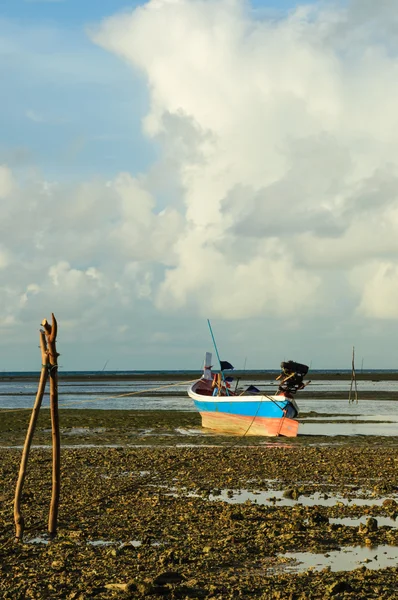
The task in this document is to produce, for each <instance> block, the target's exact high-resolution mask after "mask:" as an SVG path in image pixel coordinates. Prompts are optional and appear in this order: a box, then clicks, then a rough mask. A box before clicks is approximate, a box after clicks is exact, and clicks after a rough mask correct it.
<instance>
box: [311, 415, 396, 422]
mask: <svg viewBox="0 0 398 600" xmlns="http://www.w3.org/2000/svg"><path fill="white" fill-rule="evenodd" d="M299 420H300V423H305V422H306V421H319V422H320V423H322V422H325V421H329V422H331V423H333V422H335V421H355V422H356V423H361V422H364V423H366V421H379V422H381V423H398V417H397V415H391V416H389V415H333V416H332V415H329V416H326V417H325V416H319V415H314V416H311V415H308V416H306V417H301V418H300V419H299Z"/></svg>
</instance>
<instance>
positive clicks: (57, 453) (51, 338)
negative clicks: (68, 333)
mask: <svg viewBox="0 0 398 600" xmlns="http://www.w3.org/2000/svg"><path fill="white" fill-rule="evenodd" d="M51 319H52V323H51V325H50V324H49V323H48V322H47V320H46V319H44V321H43V322H42V327H43V329H44V331H45V333H46V336H47V346H48V360H49V375H50V413H51V435H52V443H53V471H52V495H51V504H50V513H49V517H48V531H49V533H50V535H51V536H52V537H54V536H55V535H56V533H57V521H58V505H59V495H60V488H61V440H60V434H59V415H58V356H59V354H58V352H57V347H56V340H57V320H56V318H55V317H54V315H53V314H51Z"/></svg>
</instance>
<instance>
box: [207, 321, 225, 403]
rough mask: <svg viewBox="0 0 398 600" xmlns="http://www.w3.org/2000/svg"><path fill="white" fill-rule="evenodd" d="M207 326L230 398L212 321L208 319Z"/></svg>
mask: <svg viewBox="0 0 398 600" xmlns="http://www.w3.org/2000/svg"><path fill="white" fill-rule="evenodd" d="M207 324H208V326H209V329H210V334H211V337H212V340H213V344H214V348H215V351H216V354H217V358H218V362H219V363H220V371H221V377H222V380H223V382H224V384H225V392H226V395H227V396H229V392H228V388H227V382H226V381H225V376H224V371H223V370H222V364H221V360H220V355H219V353H218V348H217V344H216V340H215V338H214V334H213V330H212V328H211V324H210V319H207Z"/></svg>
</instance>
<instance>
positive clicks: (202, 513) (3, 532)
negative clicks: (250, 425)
mask: <svg viewBox="0 0 398 600" xmlns="http://www.w3.org/2000/svg"><path fill="white" fill-rule="evenodd" d="M22 412H23V413H26V414H21V412H18V413H7V412H6V411H4V412H2V413H0V444H1V446H2V447H1V449H0V455H1V461H0V481H1V488H0V497H1V498H0V499H1V503H0V596H1V597H2V598H5V599H10V600H15V599H22V598H33V599H37V600H39V599H42V598H68V599H71V600H72V599H79V600H85V599H86V598H100V599H102V598H104V599H105V598H121V599H123V598H141V597H142V598H149V599H150V598H159V597H164V598H171V599H172V598H206V599H208V600H215V599H229V598H231V599H232V598H263V599H267V598H290V599H292V600H293V599H308V598H313V599H317V598H337V599H338V598H397V597H398V584H397V580H398V579H397V576H398V568H397V566H396V565H397V559H398V529H397V526H396V518H397V516H398V441H397V439H396V438H389V439H387V438H377V437H373V438H372V437H369V436H368V437H366V438H365V437H361V436H356V437H355V439H353V438H343V437H341V438H333V440H331V439H329V440H326V439H319V438H318V439H317V440H315V439H310V440H308V439H306V440H301V439H300V438H297V439H295V440H286V439H282V438H277V439H273V440H270V439H268V440H265V439H264V438H232V437H229V436H214V437H211V438H208V437H202V436H198V435H196V436H195V435H192V436H190V435H189V431H188V435H185V436H184V438H183V439H181V436H179V435H177V434H176V433H175V418H176V415H173V414H170V413H169V412H168V413H167V415H166V416H165V415H163V417H162V415H159V414H156V413H157V412H159V413H161V412H163V413H165V412H166V411H151V413H153V414H144V413H136V414H135V415H133V414H132V413H133V412H134V411H130V412H129V413H128V414H124V411H63V414H62V415H61V417H62V418H61V423H62V427H63V437H62V443H63V448H62V493H61V505H60V514H59V529H58V535H57V537H56V538H55V539H54V540H53V541H50V540H48V539H47V538H46V535H45V532H46V523H47V518H48V505H49V499H50V493H51V452H50V450H49V447H41V448H40V447H35V448H33V449H32V451H31V456H30V461H29V473H28V477H27V480H26V483H25V488H24V496H23V513H24V516H25V519H26V532H25V538H24V541H23V543H19V544H16V543H15V542H14V541H13V536H14V524H13V516H12V502H13V494H14V488H15V482H16V478H17V474H18V468H19V461H20V457H21V450H20V449H19V448H16V447H15V446H17V445H19V444H20V443H22V441H23V437H24V432H25V429H26V427H25V425H26V418H27V417H28V413H27V412H26V411H22ZM85 413H87V414H85ZM88 413H91V416H90V415H89V414H88ZM109 413H115V414H113V415H112V414H109ZM177 414H178V415H179V420H180V427H187V428H189V427H191V426H193V425H195V423H193V422H192V419H193V418H198V417H197V415H196V414H195V413H177ZM68 415H69V416H68ZM68 419H69V420H68ZM101 419H102V420H101ZM47 420H48V414H46V413H45V412H44V413H43V415H42V416H41V421H40V422H39V425H38V430H37V435H36V436H35V442H34V443H35V444H36V445H39V444H44V445H46V446H48V444H49V443H50V433H49V432H48V425H49V423H48V422H47ZM196 425H199V424H196ZM79 427H80V429H79ZM74 428H75V432H74V433H73V431H74ZM145 428H150V429H151V430H152V431H154V430H155V431H156V430H158V435H156V436H153V437H152V438H151V436H149V437H145V435H143V432H144V431H145ZM68 431H69V435H68ZM132 431H135V433H134V434H133V433H131V432H132ZM71 432H72V433H71ZM154 440H156V443H153V442H154ZM112 444H113V445H114V447H109V445H112ZM73 445H74V446H73ZM376 548H377V550H376ZM352 554H354V555H356V554H357V560H355V561H354V562H355V564H354V566H353V567H352V568H350V567H349V564H348V563H349V557H350V556H351V555H352ZM336 556H337V557H338V556H340V558H341V560H340V562H338V563H337V564H338V566H337V567H336V565H333V563H332V562H331V563H330V565H328V560H329V561H332V558H333V557H336ZM316 557H321V558H322V561H321V562H322V564H323V565H324V566H322V567H319V566H317V565H318V563H319V560H318V559H317V558H316ZM378 566H379V568H378Z"/></svg>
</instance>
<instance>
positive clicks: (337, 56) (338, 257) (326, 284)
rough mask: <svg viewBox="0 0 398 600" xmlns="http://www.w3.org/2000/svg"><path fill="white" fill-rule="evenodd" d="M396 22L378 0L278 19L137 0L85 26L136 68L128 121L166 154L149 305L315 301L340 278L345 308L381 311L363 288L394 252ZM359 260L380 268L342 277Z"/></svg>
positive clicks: (238, 307) (218, 6) (335, 288)
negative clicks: (165, 194)
mask: <svg viewBox="0 0 398 600" xmlns="http://www.w3.org/2000/svg"><path fill="white" fill-rule="evenodd" d="M396 21H397V17H396V10H395V4H394V2H392V1H388V0H385V2H384V3H383V6H382V7H381V9H380V10H379V8H378V9H377V11H376V12H375V7H374V4H373V3H370V2H368V3H365V5H364V3H363V2H358V1H356V0H355V1H351V2H348V4H347V5H345V6H341V5H337V4H335V5H333V4H330V5H324V4H322V5H320V4H316V5H315V6H305V5H303V6H299V7H298V8H297V9H296V10H293V11H291V12H290V13H289V14H287V15H285V16H283V17H281V18H279V19H275V18H272V19H270V18H267V17H266V16H265V17H264V18H261V17H259V15H258V14H256V13H253V12H251V10H250V7H249V6H248V5H247V3H244V2H241V1H240V0H212V1H204V0H194V1H191V0H190V1H188V0H178V1H176V2H170V1H168V0H151V1H150V2H149V3H147V4H145V5H144V6H141V7H139V8H137V9H135V10H134V11H133V12H132V13H129V14H121V15H116V16H115V17H113V18H110V19H106V20H105V21H104V22H103V23H102V24H101V25H100V26H99V27H98V29H97V30H96V31H95V32H92V33H91V35H92V38H93V39H94V41H95V42H96V43H98V44H100V45H101V46H103V47H104V48H106V49H107V50H110V51H111V52H114V53H116V54H117V55H119V56H121V57H123V59H124V60H127V61H128V62H129V63H130V64H131V65H132V66H133V67H134V68H135V69H138V70H140V71H141V72H142V73H143V75H144V76H145V78H146V81H147V85H148V89H149V91H150V108H149V111H148V113H147V115H146V118H145V121H144V130H145V132H146V134H147V135H148V136H149V137H151V138H153V139H154V140H157V141H158V142H159V143H160V145H161V147H162V149H163V151H164V154H163V157H164V159H165V158H166V156H168V157H169V156H170V154H172V155H173V156H174V158H175V160H174V163H172V166H173V170H174V171H173V177H175V178H177V179H178V182H179V185H180V198H179V201H180V203H181V204H182V205H183V206H184V210H185V220H186V226H185V228H184V229H183V230H182V231H181V232H180V234H179V235H178V238H177V239H176V240H175V243H174V244H173V253H174V256H175V261H174V264H172V265H170V266H171V268H169V269H168V270H167V272H166V275H165V278H164V280H163V282H162V283H161V284H160V287H159V290H158V293H157V296H156V303H157V306H158V307H159V308H167V309H169V308H171V307H173V306H175V307H178V308H180V307H182V306H187V307H191V308H193V309H194V310H195V311H198V310H199V312H204V313H210V312H211V313H212V314H216V315H223V316H227V317H230V318H241V317H251V316H256V315H262V314H271V315H272V314H274V315H281V314H293V313H294V312H295V311H297V310H298V309H300V310H301V311H306V312H311V311H314V310H321V311H322V310H325V311H327V310H328V308H330V306H331V305H333V303H334V302H335V300H336V297H338V295H339V293H340V291H341V290H342V289H344V290H345V291H346V292H347V291H348V293H349V294H350V297H351V302H352V310H353V311H354V310H355V307H357V308H358V307H362V308H360V309H359V310H361V311H362V312H363V314H366V315H367V316H372V317H376V318H379V317H382V316H388V315H390V316H391V310H390V309H388V308H387V307H386V306H385V305H384V304H383V303H380V302H373V301H372V300H371V298H373V296H375V295H377V296H379V295H380V293H381V292H382V290H383V289H384V287H385V288H386V293H387V294H388V295H391V294H393V289H392V287H391V280H392V279H393V278H394V273H395V271H394V272H393V273H391V272H389V276H388V277H387V276H386V275H385V269H384V266H383V265H384V264H385V260H386V257H389V258H390V259H393V260H394V259H396V257H397V252H398V237H397V228H398V223H397V209H398V196H397V194H398V180H397V167H398V161H397V159H396V156H397V148H398V134H397V131H398V129H397V120H398V116H397V115H398V113H397V111H396V103H397V99H398V83H397V82H398V80H397V78H396V72H397V68H398V61H397V50H398V38H397V36H396ZM381 25H383V31H388V34H387V36H384V34H383V38H381V37H380V30H381V29H380V27H381ZM384 26H385V28H384ZM168 160H169V158H168ZM169 164H170V163H169ZM370 261H371V262H372V264H373V265H376V267H373V268H376V271H377V273H384V275H380V274H379V275H377V276H376V280H374V282H373V283H372V281H373V279H372V280H369V281H364V282H363V286H362V287H361V289H359V290H358V286H357V276H356V274H355V269H356V268H358V267H359V266H361V265H366V264H367V263H369V262H370ZM331 270H332V271H333V272H334V275H333V277H331V278H328V275H327V273H328V272H330V271H331ZM336 274H337V277H336ZM347 281H348V282H349V286H350V287H347ZM332 283H333V285H332ZM336 284H337V285H336ZM321 307H323V308H321ZM365 307H366V308H365Z"/></svg>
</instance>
